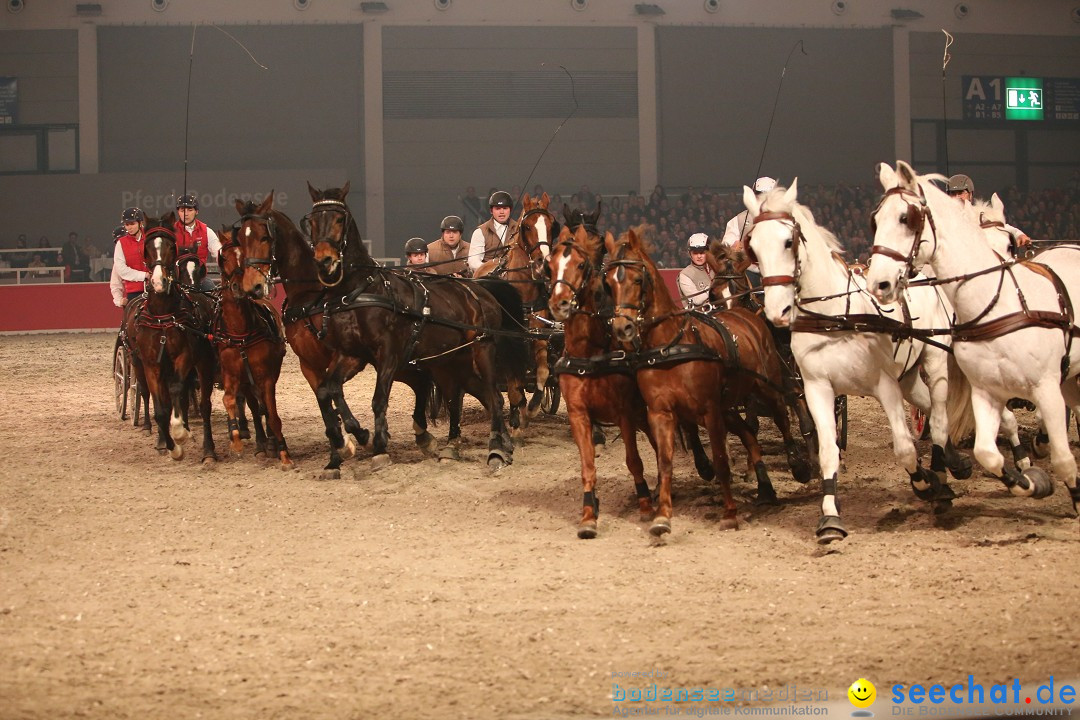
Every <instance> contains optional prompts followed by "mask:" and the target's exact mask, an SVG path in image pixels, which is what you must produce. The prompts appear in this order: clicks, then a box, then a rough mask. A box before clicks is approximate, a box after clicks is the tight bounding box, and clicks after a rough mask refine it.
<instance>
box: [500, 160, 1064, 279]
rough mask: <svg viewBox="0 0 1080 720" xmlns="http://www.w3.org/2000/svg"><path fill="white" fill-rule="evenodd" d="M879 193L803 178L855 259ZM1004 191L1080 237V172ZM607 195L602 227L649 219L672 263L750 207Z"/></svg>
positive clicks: (718, 200) (1017, 215)
mask: <svg viewBox="0 0 1080 720" xmlns="http://www.w3.org/2000/svg"><path fill="white" fill-rule="evenodd" d="M537 191H539V192H537ZM542 193H543V188H542V187H541V186H539V185H537V186H536V187H535V188H534V189H533V194H542ZM511 195H513V197H515V198H517V197H519V195H520V189H518V188H515V191H514V192H511ZM880 198H881V189H880V188H879V187H878V185H877V184H876V183H874V184H870V185H847V184H844V183H840V184H837V185H832V186H824V185H809V184H805V185H804V184H800V185H799V202H800V203H801V204H803V205H805V206H806V207H808V208H809V209H810V212H811V213H812V214H813V215H814V220H815V221H816V222H817V223H818V224H819V225H821V226H822V227H824V228H826V229H828V230H831V231H832V232H833V233H834V234H835V235H836V236H837V238H839V240H840V242H841V244H842V245H843V246H844V248H845V249H846V250H847V256H848V258H849V259H850V260H851V261H852V262H854V261H857V260H858V261H862V262H865V261H866V260H867V259H868V257H869V254H870V246H871V245H872V237H871V233H870V213H871V212H873V210H874V207H875V206H876V205H877V202H878V200H879V199H880ZM1001 198H1002V200H1003V202H1004V203H1005V213H1006V215H1007V217H1008V219H1009V222H1010V223H1011V224H1013V225H1016V226H1017V227H1019V228H1021V229H1023V230H1024V231H1025V232H1026V233H1027V234H1028V235H1029V236H1031V237H1032V238H1033V239H1036V240H1072V241H1077V240H1080V171H1078V172H1077V173H1075V174H1074V175H1073V177H1072V179H1070V181H1069V182H1068V184H1067V186H1066V187H1065V188H1053V189H1047V190H1040V191H1036V192H1028V193H1024V192H1020V191H1019V190H1017V189H1016V188H1009V189H1007V190H1005V191H1003V192H1002V193H1001ZM601 200H602V203H603V205H602V212H601V215H600V220H599V222H598V225H599V227H600V229H601V231H603V230H611V231H612V232H613V233H615V234H616V235H618V234H619V233H622V232H625V231H626V229H627V228H629V227H631V226H634V225H638V224H640V223H642V222H648V223H651V224H653V225H654V226H656V232H657V237H656V239H655V245H656V247H655V248H654V251H653V259H654V260H655V261H656V262H657V264H658V265H659V266H660V267H665V268H681V267H684V266H685V265H686V264H687V262H688V261H687V255H686V247H685V246H686V240H687V238H689V237H690V236H691V235H693V234H694V233H698V232H703V233H706V234H707V235H708V236H709V237H710V238H711V239H719V238H720V237H721V236H722V235H723V234H724V226H725V224H726V223H727V221H728V220H730V219H731V218H733V217H735V216H736V215H738V214H739V213H740V212H742V211H743V210H744V209H745V208H744V206H743V203H742V188H741V187H740V188H737V189H725V190H719V189H713V188H708V187H703V188H693V187H691V188H686V189H685V190H682V191H679V192H670V193H669V192H668V191H667V190H665V189H664V187H663V186H660V185H657V186H656V187H655V188H653V190H652V192H651V193H650V194H649V195H648V196H645V195H642V194H639V193H637V192H636V191H633V190H631V191H630V192H628V193H626V195H614V196H604V197H602V198H601ZM596 202H597V197H596V195H595V194H594V193H593V192H592V191H591V190H590V189H589V188H588V186H585V185H583V186H581V188H579V189H578V191H577V192H575V193H573V194H571V195H570V196H568V197H565V196H563V195H561V194H558V193H554V194H552V195H551V208H552V209H553V210H554V211H555V213H556V215H561V212H562V207H563V204H564V203H565V204H566V205H568V206H569V207H571V208H580V209H583V210H587V211H590V212H591V211H592V210H593V209H595V207H596ZM519 209H520V208H518V210H519Z"/></svg>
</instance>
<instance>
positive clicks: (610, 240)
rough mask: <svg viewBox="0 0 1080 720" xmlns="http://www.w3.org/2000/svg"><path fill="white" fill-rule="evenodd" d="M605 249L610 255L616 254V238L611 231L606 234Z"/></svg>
mask: <svg viewBox="0 0 1080 720" xmlns="http://www.w3.org/2000/svg"><path fill="white" fill-rule="evenodd" d="M604 249H605V250H607V252H608V255H614V254H615V236H614V235H612V234H611V231H610V230H608V231H607V232H605V233H604Z"/></svg>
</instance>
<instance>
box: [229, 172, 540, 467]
mask: <svg viewBox="0 0 1080 720" xmlns="http://www.w3.org/2000/svg"><path fill="white" fill-rule="evenodd" d="M308 191H309V192H310V193H311V197H312V200H313V205H312V210H311V213H310V214H309V215H308V216H307V218H305V223H306V226H307V227H308V228H310V231H311V243H312V246H313V247H314V249H315V262H316V266H317V268H318V278H319V281H320V282H321V283H322V284H323V285H324V286H326V287H328V288H333V289H334V290H333V294H334V300H333V302H332V304H331V305H330V306H328V307H327V308H326V309H325V312H326V315H325V317H326V325H327V334H326V338H327V342H328V343H330V345H331V346H332V347H334V348H336V349H337V350H338V351H339V352H340V353H342V354H344V355H348V356H351V357H357V358H361V359H362V360H365V361H369V362H371V363H372V364H373V365H374V366H375V370H376V372H377V375H378V377H377V379H376V382H375V392H374V395H373V396H372V400H371V409H372V411H373V412H374V414H375V434H374V440H373V451H374V454H375V457H374V458H373V461H374V465H375V467H382V466H385V465H386V464H388V463H389V462H390V458H389V455H387V444H388V441H389V438H390V434H389V428H388V426H387V422H386V409H387V403H388V401H389V398H390V389H391V383H392V382H393V380H394V378H395V377H396V376H398V374H399V373H402V372H404V371H407V370H408V369H410V368H412V369H415V370H417V371H422V374H423V376H424V377H430V378H433V379H434V380H435V382H436V384H437V385H438V386H439V389H440V390H441V391H442V392H443V395H444V397H446V398H449V399H450V401H451V403H450V413H449V414H450V437H449V445H450V446H456V445H457V443H458V442H459V438H460V432H461V429H460V411H461V393H460V391H462V390H464V391H465V392H468V393H469V394H471V395H473V396H474V397H476V398H477V399H478V400H479V401H480V403H481V404H482V405H483V406H484V409H485V410H487V411H488V413H489V414H490V418H491V425H490V435H489V439H488V465H489V466H491V467H495V468H498V467H502V466H503V465H509V464H510V463H511V461H512V458H513V442H512V441H511V440H510V437H509V436H508V435H507V433H506V424H505V421H504V420H503V413H502V406H503V400H502V394H501V393H500V392H499V385H498V383H499V381H500V379H502V380H506V381H507V383H508V389H509V391H510V401H511V404H513V405H517V406H521V405H522V404H523V403H524V396H523V395H522V393H521V389H520V387H517V396H516V397H515V392H514V390H515V387H516V386H515V384H514V383H512V380H513V378H515V377H518V378H520V373H522V372H523V369H524V366H525V361H526V359H525V346H524V342H523V340H522V339H521V336H520V333H521V328H522V327H523V326H524V314H523V311H522V308H521V299H520V297H519V296H518V294H517V293H516V292H515V291H514V289H513V287H511V286H510V285H509V284H508V283H505V282H502V281H497V280H489V281H487V282H485V283H483V284H481V283H480V282H473V281H464V280H460V279H458V278H454V277H451V276H445V275H428V274H425V273H413V272H404V273H403V272H401V271H395V270H392V269H388V268H384V267H382V266H380V265H379V264H378V263H376V262H375V261H374V260H373V259H372V257H371V256H370V255H369V254H368V251H367V248H366V247H365V246H364V243H363V242H362V241H361V238H360V231H359V229H358V228H357V226H356V222H355V221H354V219H353V215H352V213H351V211H350V210H349V207H348V205H347V204H346V203H345V198H346V196H347V195H348V191H349V185H348V184H346V185H345V187H344V188H331V189H327V190H324V191H320V190H316V189H315V188H313V187H311V185H310V184H309V185H308ZM245 277H247V276H245ZM515 373H516V374H515ZM341 382H342V374H341V372H340V369H339V368H338V367H337V366H335V365H334V364H331V366H330V368H329V373H328V375H327V379H326V386H327V388H328V389H329V390H330V391H331V392H334V393H336V392H339V388H340V384H341ZM414 390H415V388H414ZM426 395H427V393H426V388H425V392H417V412H415V413H414V416H413V417H414V423H415V422H417V415H419V418H420V420H419V421H420V422H423V419H424V407H423V406H424V402H425V400H426ZM414 429H416V430H417V432H419V430H420V429H419V428H414Z"/></svg>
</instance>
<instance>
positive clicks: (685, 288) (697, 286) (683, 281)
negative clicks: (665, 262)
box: [679, 233, 714, 310]
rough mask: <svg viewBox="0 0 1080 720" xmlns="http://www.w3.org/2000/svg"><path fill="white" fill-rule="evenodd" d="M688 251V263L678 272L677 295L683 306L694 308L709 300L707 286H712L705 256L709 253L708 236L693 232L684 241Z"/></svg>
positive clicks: (710, 269) (709, 269)
mask: <svg viewBox="0 0 1080 720" xmlns="http://www.w3.org/2000/svg"><path fill="white" fill-rule="evenodd" d="M686 249H687V250H688V251H689V252H690V264H689V265H687V266H686V267H685V268H683V269H682V272H680V273H679V297H680V298H682V304H683V307H684V308H685V309H687V310H695V309H698V308H700V307H701V306H702V305H705V304H706V303H708V302H709V288H711V287H712V283H713V276H714V273H713V271H712V268H710V267H709V265H708V263H706V262H705V258H706V256H707V255H708V253H709V236H708V235H706V234H705V233H694V234H693V235H691V236H690V239H689V240H687V241H686Z"/></svg>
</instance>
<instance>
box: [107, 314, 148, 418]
mask: <svg viewBox="0 0 1080 720" xmlns="http://www.w3.org/2000/svg"><path fill="white" fill-rule="evenodd" d="M112 375H113V398H114V400H115V403H116V414H117V415H119V416H120V419H121V420H127V419H128V417H129V412H130V418H131V423H132V425H134V426H135V427H138V426H139V422H140V420H141V419H142V416H141V408H140V404H139V394H140V387H139V381H138V378H137V377H136V376H135V367H134V361H133V360H132V357H131V350H129V349H128V346H127V345H126V344H125V343H124V339H123V337H122V336H121V335H119V334H118V335H117V336H116V341H115V342H114V343H113V352H112Z"/></svg>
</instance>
